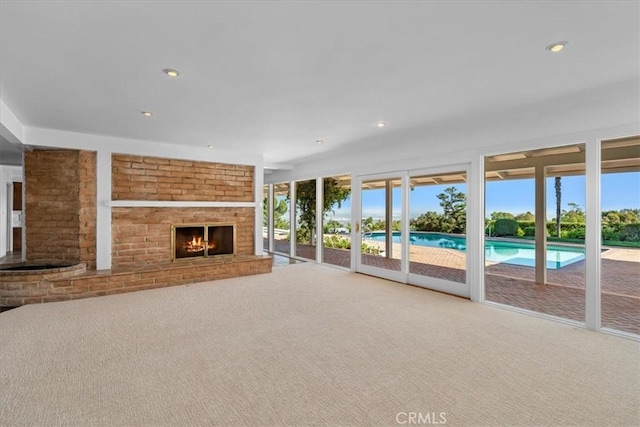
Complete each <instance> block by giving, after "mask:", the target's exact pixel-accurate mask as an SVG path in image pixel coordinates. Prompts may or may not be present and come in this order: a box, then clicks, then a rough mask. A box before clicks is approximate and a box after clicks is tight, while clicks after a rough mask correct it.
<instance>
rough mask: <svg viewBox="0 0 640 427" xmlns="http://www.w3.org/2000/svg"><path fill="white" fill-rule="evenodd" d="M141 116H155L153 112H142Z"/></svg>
mask: <svg viewBox="0 0 640 427" xmlns="http://www.w3.org/2000/svg"><path fill="white" fill-rule="evenodd" d="M140 114H142V115H143V116H145V117H151V116H153V113H152V112H151V111H140Z"/></svg>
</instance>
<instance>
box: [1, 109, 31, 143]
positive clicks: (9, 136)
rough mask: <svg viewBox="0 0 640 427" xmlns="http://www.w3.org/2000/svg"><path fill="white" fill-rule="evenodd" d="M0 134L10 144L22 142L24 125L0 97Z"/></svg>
mask: <svg viewBox="0 0 640 427" xmlns="http://www.w3.org/2000/svg"><path fill="white" fill-rule="evenodd" d="M0 125H1V126H0V135H2V137H3V138H4V139H6V140H7V141H9V142H10V143H12V144H24V130H25V127H24V125H23V124H22V123H21V122H20V120H18V118H17V117H16V115H15V114H13V111H11V109H10V108H9V107H8V106H7V104H5V103H4V101H3V100H2V99H0Z"/></svg>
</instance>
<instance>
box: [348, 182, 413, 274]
mask: <svg viewBox="0 0 640 427" xmlns="http://www.w3.org/2000/svg"><path fill="white" fill-rule="evenodd" d="M378 179H380V180H382V179H400V180H401V181H402V185H401V187H400V188H401V194H402V206H401V209H400V218H401V223H402V230H401V238H400V245H401V247H402V253H401V260H400V261H401V262H400V265H401V267H400V271H395V270H388V269H385V268H380V267H374V266H371V265H365V264H362V259H361V251H360V247H361V246H362V183H363V181H371V180H378ZM408 184H409V179H408V174H407V171H397V172H389V173H383V174H375V175H358V176H356V177H355V185H354V186H353V187H352V188H353V191H352V194H353V199H352V205H351V206H352V211H353V213H352V227H351V229H352V233H351V234H352V242H355V244H354V245H351V257H352V259H354V260H355V271H356V272H358V273H364V274H369V275H371V276H377V277H381V278H383V279H388V280H393V281H395V282H400V283H407V272H408V266H409V264H408V262H405V260H406V258H407V255H408V253H409V252H408V251H409V247H408V245H407V244H406V240H407V234H408V232H409V224H408V222H407V221H406V218H407V217H408V212H407V195H406V189H407V188H408V187H409V185H408Z"/></svg>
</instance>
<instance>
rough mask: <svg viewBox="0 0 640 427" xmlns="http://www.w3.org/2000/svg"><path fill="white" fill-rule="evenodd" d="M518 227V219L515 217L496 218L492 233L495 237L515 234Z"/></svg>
mask: <svg viewBox="0 0 640 427" xmlns="http://www.w3.org/2000/svg"><path fill="white" fill-rule="evenodd" d="M518 229H519V227H518V221H516V220H515V219H508V218H501V219H498V220H496V223H495V224H494V225H493V235H494V236H496V237H501V236H517V235H518Z"/></svg>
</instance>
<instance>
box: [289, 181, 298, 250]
mask: <svg viewBox="0 0 640 427" xmlns="http://www.w3.org/2000/svg"><path fill="white" fill-rule="evenodd" d="M297 189H298V188H297V187H296V182H295V181H291V182H290V183H289V256H290V257H292V258H295V256H296V240H297V239H296V231H297V230H296V190H297Z"/></svg>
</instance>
